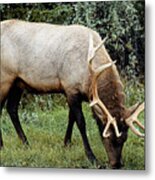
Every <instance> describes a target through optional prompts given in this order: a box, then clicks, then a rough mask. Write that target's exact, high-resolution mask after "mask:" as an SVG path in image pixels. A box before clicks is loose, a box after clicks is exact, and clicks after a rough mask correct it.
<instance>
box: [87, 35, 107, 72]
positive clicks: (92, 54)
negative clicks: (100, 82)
mask: <svg viewBox="0 0 155 180" xmlns="http://www.w3.org/2000/svg"><path fill="white" fill-rule="evenodd" d="M106 39H107V37H105V38H104V39H103V40H102V41H101V43H100V44H99V45H98V46H97V47H95V48H94V46H93V37H92V34H89V50H88V63H89V68H90V69H91V71H93V68H92V60H93V59H94V57H95V55H96V52H97V51H98V50H99V49H100V48H101V47H102V45H103V44H104V43H105V41H106Z"/></svg>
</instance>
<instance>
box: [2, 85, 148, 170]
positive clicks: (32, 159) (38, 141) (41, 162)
mask: <svg viewBox="0 0 155 180" xmlns="http://www.w3.org/2000/svg"><path fill="white" fill-rule="evenodd" d="M127 89H128V90H127ZM127 89H126V94H127V105H130V104H134V103H135V102H136V101H142V100H144V87H143V86H141V85H138V86H137V85H133V84H127ZM34 99H35V101H33V100H32V101H30V103H28V104H27V105H26V106H25V108H23V107H22V106H20V110H19V116H20V120H21V123H22V126H23V128H24V131H25V133H26V135H27V138H28V140H29V143H30V147H24V146H23V145H22V144H21V142H20V140H19V139H18V137H17V134H16V132H15V130H14V128H13V126H12V123H11V121H10V118H9V116H8V114H7V112H6V110H5V109H4V110H3V115H2V117H1V126H2V133H3V140H4V146H5V148H4V149H3V150H2V151H1V166H16V167H22V166H23V167H27V166H28V167H54V168H56V167H58V168H96V167H95V166H93V165H91V164H90V162H89V161H88V160H87V157H86V155H85V152H84V148H83V144H82V140H81V136H80V133H79V131H78V129H77V127H76V125H75V126H74V131H73V137H72V143H71V145H70V146H69V147H64V144H63V138H64V135H65V131H66V128H67V122H68V107H67V106H66V105H63V106H62V105H60V103H58V102H56V103H54V105H53V104H51V105H50V103H49V102H48V103H49V104H48V105H47V104H46V105H47V106H45V107H42V106H40V103H41V100H38V98H37V97H34ZM44 99H48V101H49V97H47V96H46V97H45V98H44ZM55 101H56V100H55ZM55 101H54V102H55ZM51 102H52V101H51ZM55 104H57V105H55ZM51 107H52V108H51ZM83 111H84V115H85V119H86V125H87V135H88V138H89V142H90V145H91V147H92V149H93V152H94V154H95V155H96V157H97V159H98V160H99V161H100V162H101V164H102V165H108V159H107V156H106V152H105V149H104V146H103V144H102V142H101V140H100V137H99V133H98V128H97V125H96V123H95V120H94V119H93V118H92V115H91V111H90V108H89V105H88V104H86V103H84V104H83ZM139 118H140V120H141V121H142V122H144V113H141V115H140V117H139ZM144 150H145V149H144V139H141V138H138V137H136V136H135V135H133V134H132V133H131V132H130V131H129V137H128V140H127V142H126V143H125V145H124V149H123V161H124V164H125V166H124V169H132V170H143V169H145V151H144Z"/></svg>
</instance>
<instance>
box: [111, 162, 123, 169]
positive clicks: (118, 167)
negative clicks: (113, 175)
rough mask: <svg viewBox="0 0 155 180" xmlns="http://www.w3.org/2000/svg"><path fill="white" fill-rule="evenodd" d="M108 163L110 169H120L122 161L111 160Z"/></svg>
mask: <svg viewBox="0 0 155 180" xmlns="http://www.w3.org/2000/svg"><path fill="white" fill-rule="evenodd" d="M110 165H111V168H112V169H121V168H122V167H123V163H122V162H111V163H110Z"/></svg>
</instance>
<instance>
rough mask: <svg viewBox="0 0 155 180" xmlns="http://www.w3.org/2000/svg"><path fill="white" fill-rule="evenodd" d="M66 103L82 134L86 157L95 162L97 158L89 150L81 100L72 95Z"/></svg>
mask: <svg viewBox="0 0 155 180" xmlns="http://www.w3.org/2000/svg"><path fill="white" fill-rule="evenodd" d="M68 104H69V108H70V115H72V117H74V118H75V121H76V124H77V127H78V129H79V131H80V134H81V136H82V141H83V144H84V148H85V153H86V155H87V157H88V159H89V160H90V161H91V162H92V163H97V159H96V157H95V155H94V154H93V152H92V150H91V147H90V145H89V142H88V138H87V135H86V125H85V119H84V116H83V112H82V106H81V100H80V98H79V97H78V96H73V97H70V98H68ZM72 122H73V121H72Z"/></svg>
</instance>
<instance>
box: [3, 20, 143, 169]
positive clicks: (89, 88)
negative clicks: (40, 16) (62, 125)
mask: <svg viewBox="0 0 155 180" xmlns="http://www.w3.org/2000/svg"><path fill="white" fill-rule="evenodd" d="M104 41H105V39H104V40H103V41H102V40H101V38H100V36H99V34H98V33H97V32H95V31H93V30H91V29H89V28H87V27H84V26H80V25H70V26H59V25H49V24H46V23H30V22H24V21H20V20H7V21H3V22H1V44H0V48H1V64H0V65H1V67H0V69H1V78H0V103H1V111H2V108H3V106H4V104H5V102H6V108H7V112H8V113H9V115H10V118H11V120H12V123H13V125H14V128H15V129H16V132H17V134H18V136H19V138H20V139H21V141H22V142H23V143H26V144H28V141H27V138H26V136H25V134H24V131H23V130H22V127H21V124H20V121H19V117H18V105H19V101H20V99H21V95H22V93H23V90H24V89H28V90H30V92H33V93H55V92H57V93H63V94H64V95H65V96H66V98H67V102H68V105H69V123H68V127H67V131H66V135H65V139H64V143H65V144H67V143H69V142H70V141H71V135H72V129H73V124H74V122H76V124H77V127H78V129H79V131H80V133H81V136H82V140H83V144H84V148H85V152H86V155H87V157H88V159H89V160H90V161H91V162H93V163H94V162H97V159H96V157H95V155H94V154H93V152H92V150H91V147H90V145H89V142H88V138H87V135H86V127H85V120H84V116H83V112H82V106H81V104H82V102H83V101H87V102H90V106H91V108H92V111H93V115H94V118H95V119H96V122H97V124H98V127H99V132H100V134H101V137H102V140H103V144H104V145H105V149H106V152H107V155H108V158H109V163H110V165H111V167H112V168H120V167H121V154H122V148H123V144H124V142H125V141H126V140H127V133H128V129H129V128H130V129H131V131H132V132H133V133H135V134H136V135H137V136H139V137H144V134H142V133H141V132H140V131H138V130H137V129H136V128H135V126H134V123H136V124H137V125H138V126H139V127H140V128H142V129H143V130H144V126H143V125H142V124H141V123H140V121H139V120H138V115H139V113H140V112H141V111H143V109H144V103H142V104H137V105H135V106H133V107H131V108H126V107H125V103H124V100H125V95H124V93H123V85H122V83H121V80H120V76H119V74H118V71H117V69H116V66H115V62H113V61H112V60H111V58H110V56H109V54H108V53H107V51H106V49H105V47H104ZM2 147H3V140H2V133H1V131H0V148H2Z"/></svg>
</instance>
